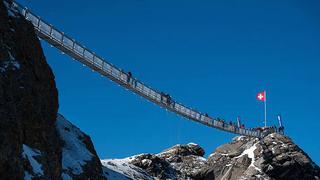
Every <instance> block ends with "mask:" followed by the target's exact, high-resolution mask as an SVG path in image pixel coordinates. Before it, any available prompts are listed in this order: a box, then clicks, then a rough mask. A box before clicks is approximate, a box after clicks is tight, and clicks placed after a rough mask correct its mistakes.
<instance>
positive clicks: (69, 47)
mask: <svg viewBox="0 0 320 180" xmlns="http://www.w3.org/2000/svg"><path fill="white" fill-rule="evenodd" d="M5 2H6V3H7V7H9V8H10V10H11V11H12V12H15V13H17V14H19V16H23V17H24V18H25V19H27V20H28V21H30V22H31V23H32V25H33V26H34V30H35V32H36V34H37V35H38V37H39V38H41V39H43V40H45V41H46V42H48V43H49V44H50V45H52V46H54V47H56V48H57V49H59V50H60V51H62V52H63V53H65V54H67V55H68V56H70V57H71V58H73V59H75V60H77V61H79V62H80V63H82V64H83V65H85V66H87V67H89V68H90V69H92V70H94V71H96V72H98V73H100V74H101V75H102V76H104V77H106V78H108V79H110V80H112V81H113V82H115V83H116V84H118V85H120V86H122V87H123V88H126V89H128V90H130V91H132V92H134V93H136V94H137V95H139V96H141V97H143V98H145V99H147V100H149V101H151V102H152V103H155V104H156V105H158V106H160V107H163V108H165V109H167V110H169V111H172V112H173V113H175V114H177V115H180V116H182V117H185V118H186V119H189V120H192V121H195V122H198V123H201V124H204V125H206V126H209V127H212V128H216V129H220V130H222V131H226V132H230V133H234V134H238V135H244V136H250V137H257V138H262V137H264V136H266V135H267V134H269V133H271V131H261V130H252V129H246V128H244V127H240V126H238V125H235V124H229V123H226V121H224V120H221V119H219V118H213V117H210V116H209V115H208V114H206V113H202V112H200V111H198V110H195V109H192V108H189V107H188V106H186V105H184V104H182V103H180V102H177V101H175V100H174V99H173V98H171V97H170V96H169V95H166V94H164V93H162V92H160V91H158V90H155V89H153V88H151V87H150V86H148V85H146V84H144V83H143V82H142V81H140V80H138V79H137V78H135V77H132V75H131V73H130V72H125V71H123V70H121V69H120V68H118V67H116V66H114V65H113V64H111V63H109V62H108V61H106V60H105V59H103V58H102V57H100V56H99V55H97V54H95V53H94V52H93V51H91V50H90V49H88V48H86V47H85V46H83V45H82V44H80V43H78V42H77V41H75V40H74V39H73V38H71V37H70V36H68V35H66V34H65V33H63V32H62V31H60V30H58V29H57V28H55V27H54V26H52V25H51V24H49V23H48V22H46V21H45V20H43V19H42V18H40V16H38V15H36V14H35V13H33V12H31V11H30V10H29V9H28V8H26V7H24V6H22V5H21V4H19V3H17V2H15V1H12V0H5Z"/></svg>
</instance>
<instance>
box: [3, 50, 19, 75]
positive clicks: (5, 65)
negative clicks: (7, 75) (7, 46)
mask: <svg viewBox="0 0 320 180" xmlns="http://www.w3.org/2000/svg"><path fill="white" fill-rule="evenodd" d="M8 54H9V60H6V61H3V62H2V64H0V72H2V73H3V72H5V71H6V70H7V69H8V68H9V67H12V70H17V69H20V64H19V62H18V61H17V60H16V59H15V58H14V57H13V56H12V54H11V52H10V51H8Z"/></svg>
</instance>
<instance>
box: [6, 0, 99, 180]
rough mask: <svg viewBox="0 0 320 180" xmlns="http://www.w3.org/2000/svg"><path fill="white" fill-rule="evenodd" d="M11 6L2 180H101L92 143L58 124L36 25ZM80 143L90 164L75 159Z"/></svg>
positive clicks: (54, 95)
mask: <svg viewBox="0 0 320 180" xmlns="http://www.w3.org/2000/svg"><path fill="white" fill-rule="evenodd" d="M9 6H10V4H8V3H6V2H4V1H0V179H33V178H36V179H39V178H40V179H60V178H61V176H64V177H67V178H68V177H73V178H75V179H86V178H89V177H93V178H95V179H102V168H101V163H100V161H99V159H98V157H97V155H96V153H95V150H94V148H93V145H92V142H91V140H90V138H89V137H88V136H87V135H85V134H83V133H81V132H80V131H79V130H76V128H75V127H73V126H72V125H71V124H70V123H66V121H64V120H61V119H63V118H61V117H60V116H59V119H60V120H58V121H57V112H58V92H57V89H56V85H55V81H54V75H53V73H52V71H51V69H50V67H49V66H48V64H47V62H46V60H45V56H44V54H43V51H42V48H41V44H40V42H39V40H38V38H37V36H36V34H35V33H34V30H33V26H32V24H31V23H30V22H28V21H26V20H25V19H24V18H22V17H20V16H19V14H18V13H16V11H15V10H14V9H13V10H9V11H8V10H7V7H9ZM72 134H73V135H72ZM75 142H78V144H80V145H81V144H82V145H84V147H83V148H82V151H84V152H81V153H84V154H87V156H84V157H86V159H80V160H79V159H76V158H75V157H77V156H76V155H74V154H72V155H71V154H70V153H71V152H72V153H74V152H77V151H71V150H70V149H72V148H75V147H73V146H74V145H75ZM78 153H79V152H78ZM80 155H83V154H80ZM89 155H90V157H89ZM78 160H79V161H78Z"/></svg>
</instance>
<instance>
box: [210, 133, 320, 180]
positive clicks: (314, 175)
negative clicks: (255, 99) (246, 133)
mask: <svg viewBox="0 0 320 180" xmlns="http://www.w3.org/2000/svg"><path fill="white" fill-rule="evenodd" d="M208 167H209V168H210V169H212V170H213V171H214V174H215V177H216V179H225V178H226V179H239V178H242V179H296V180H298V179H319V177H320V169H319V167H318V166H317V165H316V164H315V163H314V162H313V161H312V160H311V159H310V158H309V157H308V155H307V154H306V153H304V152H303V151H302V150H301V149H300V148H299V147H298V146H297V145H295V144H294V143H293V142H292V140H291V139H290V138H288V137H286V136H283V135H280V134H276V133H274V134H270V135H268V136H266V137H265V138H263V139H261V140H258V139H254V138H248V137H238V138H235V139H234V141H233V142H231V143H228V144H225V145H222V146H220V147H219V148H217V149H216V151H215V152H214V153H213V154H211V155H210V157H209V158H208V162H207V168H208Z"/></svg>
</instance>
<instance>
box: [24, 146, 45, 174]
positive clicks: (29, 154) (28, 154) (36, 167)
mask: <svg viewBox="0 0 320 180" xmlns="http://www.w3.org/2000/svg"><path fill="white" fill-rule="evenodd" d="M22 148H23V152H22V156H23V157H24V158H25V159H28V161H29V163H30V165H31V167H32V169H33V172H34V174H36V175H37V176H41V175H44V174H43V170H42V165H41V164H40V163H39V162H38V161H37V160H36V159H35V158H34V157H35V156H41V152H40V151H39V150H37V149H32V148H30V147H29V146H27V145H25V144H23V145H22ZM25 177H29V175H27V176H26V174H25Z"/></svg>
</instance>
